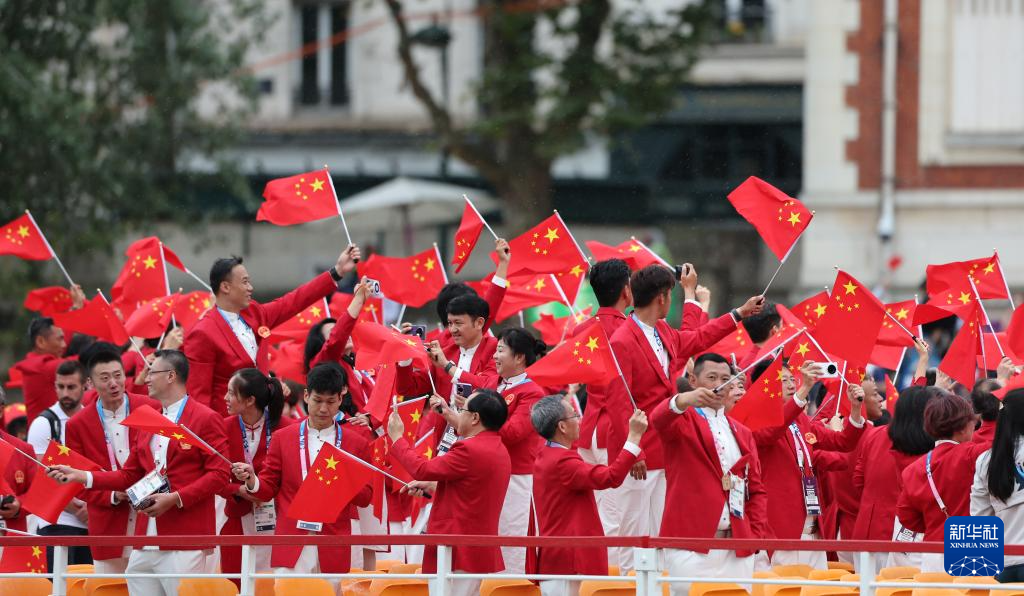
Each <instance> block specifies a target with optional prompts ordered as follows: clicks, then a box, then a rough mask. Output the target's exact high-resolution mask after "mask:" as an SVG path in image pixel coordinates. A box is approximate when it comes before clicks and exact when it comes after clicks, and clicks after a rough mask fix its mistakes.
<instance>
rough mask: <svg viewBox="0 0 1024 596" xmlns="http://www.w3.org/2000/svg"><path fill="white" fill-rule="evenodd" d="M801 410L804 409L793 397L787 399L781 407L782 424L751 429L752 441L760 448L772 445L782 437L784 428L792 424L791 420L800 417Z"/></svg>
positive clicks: (793, 420)
mask: <svg viewBox="0 0 1024 596" xmlns="http://www.w3.org/2000/svg"><path fill="white" fill-rule="evenodd" d="M803 411H804V409H803V408H801V407H800V406H799V405H798V404H797V403H796V400H795V399H791V400H789V401H787V402H786V405H784V406H783V407H782V416H783V420H782V424H781V425H779V426H766V427H764V428H759V429H757V430H755V431H751V433H753V435H754V443H756V444H757V446H758V448H761V449H764V448H765V447H769V446H771V445H774V444H775V443H777V442H778V440H779V439H781V438H782V436H783V435H784V434H785V432H786V429H787V428H789V425H790V424H793V422H795V421H796V419H797V418H799V417H800V412H803Z"/></svg>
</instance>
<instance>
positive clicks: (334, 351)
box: [309, 274, 356, 368]
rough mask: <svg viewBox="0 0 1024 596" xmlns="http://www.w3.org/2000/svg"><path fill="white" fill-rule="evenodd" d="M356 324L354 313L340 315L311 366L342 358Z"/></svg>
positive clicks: (310, 362) (310, 363)
mask: <svg viewBox="0 0 1024 596" xmlns="http://www.w3.org/2000/svg"><path fill="white" fill-rule="evenodd" d="M328 275H329V274H328ZM355 326H356V320H355V319H353V318H352V315H350V314H348V311H344V312H342V313H341V315H339V316H338V322H337V324H335V325H334V329H332V330H331V335H330V337H328V338H327V341H326V342H324V345H323V347H322V348H320V351H319V352H317V354H316V356H314V357H313V359H312V360H310V361H309V368H313V367H314V366H316V365H317V364H320V363H321V362H338V361H339V360H341V357H342V356H344V355H345V345H346V344H348V338H349V336H351V335H352V329H353V328H354V327H355Z"/></svg>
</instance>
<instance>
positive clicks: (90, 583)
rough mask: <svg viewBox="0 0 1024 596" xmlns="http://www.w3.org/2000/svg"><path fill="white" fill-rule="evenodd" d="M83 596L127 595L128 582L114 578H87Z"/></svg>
mask: <svg viewBox="0 0 1024 596" xmlns="http://www.w3.org/2000/svg"><path fill="white" fill-rule="evenodd" d="M85 596H128V582H127V581H125V580H123V579H116V578H115V579H111V578H103V577H97V578H89V579H87V580H85Z"/></svg>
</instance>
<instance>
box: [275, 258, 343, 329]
mask: <svg viewBox="0 0 1024 596" xmlns="http://www.w3.org/2000/svg"><path fill="white" fill-rule="evenodd" d="M337 289H338V284H336V283H335V282H334V278H333V277H331V274H330V273H329V272H326V271H325V272H324V273H321V274H320V275H318V276H316V277H314V278H313V279H312V280H310V281H308V282H306V283H304V284H302V285H301V286H299V287H297V288H295V289H294V290H292V291H291V292H288V293H287V294H285V295H284V296H281V297H280V298H278V299H277V300H274V301H271V302H268V303H266V304H263V305H260V307H261V309H262V311H263V324H264V325H266V326H267V327H270V328H271V329H273V328H274V327H277V326H278V325H280V324H281V323H284V322H285V321H287V320H288V319H290V318H292V317H294V316H295V315H297V314H299V312H301V311H302V309H304V308H306V307H307V306H309V305H310V304H313V303H314V302H316V301H317V300H319V299H321V298H324V297H325V296H327V295H328V294H330V293H331V292H333V291H335V290H337Z"/></svg>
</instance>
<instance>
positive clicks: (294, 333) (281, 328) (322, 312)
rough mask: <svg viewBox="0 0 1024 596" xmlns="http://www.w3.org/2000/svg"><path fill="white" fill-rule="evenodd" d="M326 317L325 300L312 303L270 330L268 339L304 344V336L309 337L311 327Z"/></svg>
mask: <svg viewBox="0 0 1024 596" xmlns="http://www.w3.org/2000/svg"><path fill="white" fill-rule="evenodd" d="M327 317H328V313H327V300H326V299H324V300H321V301H320V302H314V303H313V304H312V305H311V306H310V307H308V308H306V309H305V310H302V311H301V312H299V314H297V315H295V316H294V317H292V318H290V319H288V320H287V321H285V322H284V323H281V324H280V325H278V326H277V327H274V328H273V329H271V330H270V336H269V337H268V339H270V340H271V341H281V340H285V339H290V340H292V341H298V342H302V343H303V344H305V343H306V336H307V335H309V330H310V329H312V327H313V325H316V324H317V323H319V322H320V321H322V320H324V319H326V318H327Z"/></svg>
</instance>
